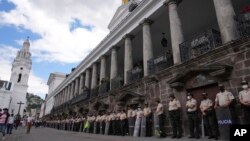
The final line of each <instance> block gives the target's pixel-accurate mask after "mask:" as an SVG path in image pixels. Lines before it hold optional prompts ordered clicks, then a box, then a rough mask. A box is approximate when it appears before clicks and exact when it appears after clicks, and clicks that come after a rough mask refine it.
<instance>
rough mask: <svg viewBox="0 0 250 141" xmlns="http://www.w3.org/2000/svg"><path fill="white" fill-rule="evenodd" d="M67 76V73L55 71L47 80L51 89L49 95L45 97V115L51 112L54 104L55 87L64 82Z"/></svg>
mask: <svg viewBox="0 0 250 141" xmlns="http://www.w3.org/2000/svg"><path fill="white" fill-rule="evenodd" d="M65 78H66V74H63V73H59V72H55V73H51V74H50V76H49V80H48V82H47V85H48V86H49V87H48V88H49V91H48V95H47V96H46V98H45V105H44V107H45V112H44V114H45V115H48V114H50V112H51V110H52V108H53V106H54V97H53V96H51V95H52V94H53V93H54V91H55V89H56V88H57V87H58V85H59V84H60V83H62V81H64V79H65Z"/></svg>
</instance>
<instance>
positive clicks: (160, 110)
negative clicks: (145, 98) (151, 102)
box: [155, 99, 166, 138]
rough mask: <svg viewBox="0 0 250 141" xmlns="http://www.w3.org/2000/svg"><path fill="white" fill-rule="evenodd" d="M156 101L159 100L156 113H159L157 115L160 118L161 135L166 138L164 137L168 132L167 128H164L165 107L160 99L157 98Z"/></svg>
mask: <svg viewBox="0 0 250 141" xmlns="http://www.w3.org/2000/svg"><path fill="white" fill-rule="evenodd" d="M156 102H157V108H156V112H155V113H156V114H157V116H158V118H159V130H160V137H161V138H164V137H166V132H165V129H164V126H165V114H164V109H163V105H162V103H161V101H160V99H157V100H156Z"/></svg>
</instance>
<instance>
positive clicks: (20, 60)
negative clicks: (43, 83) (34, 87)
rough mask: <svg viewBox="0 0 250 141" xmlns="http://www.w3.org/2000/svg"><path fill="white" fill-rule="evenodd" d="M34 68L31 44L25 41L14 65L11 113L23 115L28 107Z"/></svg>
mask: <svg viewBox="0 0 250 141" xmlns="http://www.w3.org/2000/svg"><path fill="white" fill-rule="evenodd" d="M31 67H32V60H31V53H30V42H29V39H27V40H26V41H24V43H23V46H22V49H21V50H19V51H18V52H17V55H16V58H15V59H14V62H13V64H12V69H11V77H10V82H11V83H12V85H13V88H12V94H11V101H10V107H9V112H10V113H13V114H14V115H16V114H18V113H19V114H20V115H23V114H24V112H25V107H26V94H27V90H28V80H29V75H30V71H31Z"/></svg>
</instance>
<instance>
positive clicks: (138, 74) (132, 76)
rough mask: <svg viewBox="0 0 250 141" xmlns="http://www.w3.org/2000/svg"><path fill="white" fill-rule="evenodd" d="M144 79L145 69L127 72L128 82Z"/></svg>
mask: <svg viewBox="0 0 250 141" xmlns="http://www.w3.org/2000/svg"><path fill="white" fill-rule="evenodd" d="M142 77H143V68H142V67H139V66H138V67H135V68H133V69H132V70H129V71H127V80H128V82H133V81H135V80H138V79H141V78H142Z"/></svg>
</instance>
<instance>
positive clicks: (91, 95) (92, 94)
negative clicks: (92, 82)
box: [90, 87, 99, 98]
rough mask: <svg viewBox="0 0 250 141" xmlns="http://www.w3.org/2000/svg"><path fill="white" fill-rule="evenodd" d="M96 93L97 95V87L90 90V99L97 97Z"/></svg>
mask: <svg viewBox="0 0 250 141" xmlns="http://www.w3.org/2000/svg"><path fill="white" fill-rule="evenodd" d="M98 93H99V87H96V88H94V89H92V90H91V94H90V97H91V98H93V97H97V96H98Z"/></svg>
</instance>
